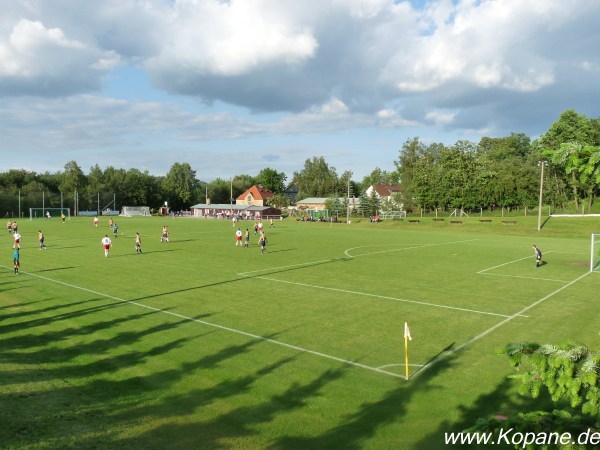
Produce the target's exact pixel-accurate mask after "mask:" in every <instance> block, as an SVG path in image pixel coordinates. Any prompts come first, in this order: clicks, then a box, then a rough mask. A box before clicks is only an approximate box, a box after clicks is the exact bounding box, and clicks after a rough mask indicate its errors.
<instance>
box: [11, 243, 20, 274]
mask: <svg viewBox="0 0 600 450" xmlns="http://www.w3.org/2000/svg"><path fill="white" fill-rule="evenodd" d="M13 264H14V267H15V275H19V267H20V266H21V262H20V260H19V249H18V248H17V249H16V250H15V252H14V253H13Z"/></svg>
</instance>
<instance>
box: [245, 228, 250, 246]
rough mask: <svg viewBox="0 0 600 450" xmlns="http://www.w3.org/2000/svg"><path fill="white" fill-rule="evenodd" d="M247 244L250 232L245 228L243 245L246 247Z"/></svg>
mask: <svg viewBox="0 0 600 450" xmlns="http://www.w3.org/2000/svg"><path fill="white" fill-rule="evenodd" d="M249 244H250V232H249V231H248V228H246V232H245V233H244V247H245V248H248V245H249Z"/></svg>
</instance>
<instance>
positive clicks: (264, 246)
mask: <svg viewBox="0 0 600 450" xmlns="http://www.w3.org/2000/svg"><path fill="white" fill-rule="evenodd" d="M258 243H259V244H260V253H261V254H262V253H267V236H266V235H265V233H260V238H259V239H258Z"/></svg>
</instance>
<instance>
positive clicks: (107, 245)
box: [101, 234, 112, 258]
mask: <svg viewBox="0 0 600 450" xmlns="http://www.w3.org/2000/svg"><path fill="white" fill-rule="evenodd" d="M101 242H102V247H103V248H104V256H105V257H106V258H108V250H110V246H111V244H112V242H111V240H110V238H109V237H108V234H107V235H105V236H104V237H103V238H102V241H101Z"/></svg>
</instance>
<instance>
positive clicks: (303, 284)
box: [254, 276, 529, 317]
mask: <svg viewBox="0 0 600 450" xmlns="http://www.w3.org/2000/svg"><path fill="white" fill-rule="evenodd" d="M254 278H255V279H260V280H267V281H275V282H277V283H287V284H293V285H296V286H303V287H309V288H314V289H323V290H326V291H333V292H341V293H343V294H352V295H363V296H365V297H373V298H381V299H384V300H393V301H395V302H402V303H413V304H415V305H423V306H432V307H434V308H443V309H451V310H455V311H462V312H468V313H475V314H485V315H488V316H497V317H512V316H509V315H506V314H499V313H493V312H489V311H479V310H477V309H468V308H459V307H458V306H448V305H438V304H436V303H429V302H421V301H418V300H406V299H403V298H396V297H389V296H387V295H378V294H370V293H368V292H358V291H350V290H348V289H340V288H332V287H326V286H317V285H316V284H307V283H299V282H297V281H287V280H278V279H276V278H269V277H262V276H257V277H254ZM521 317H529V316H523V315H521Z"/></svg>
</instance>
